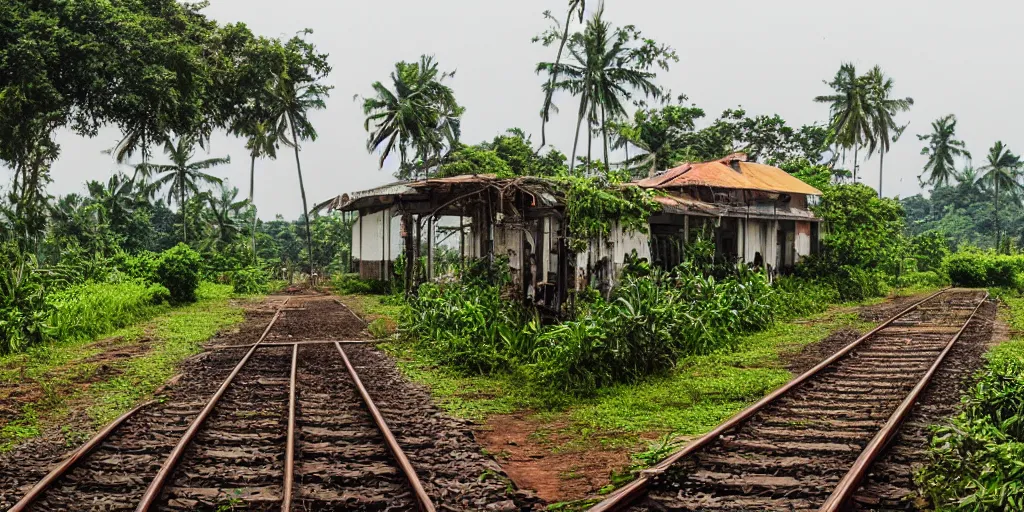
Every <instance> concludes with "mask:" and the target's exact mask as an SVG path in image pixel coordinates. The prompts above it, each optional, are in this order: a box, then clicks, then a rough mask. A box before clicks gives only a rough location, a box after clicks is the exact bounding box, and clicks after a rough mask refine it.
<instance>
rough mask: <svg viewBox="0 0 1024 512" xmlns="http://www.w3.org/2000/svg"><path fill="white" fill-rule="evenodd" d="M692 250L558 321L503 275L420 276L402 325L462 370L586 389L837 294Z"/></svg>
mask: <svg viewBox="0 0 1024 512" xmlns="http://www.w3.org/2000/svg"><path fill="white" fill-rule="evenodd" d="M700 247H703V249H704V250H705V252H706V251H708V250H710V249H711V247H710V244H707V243H702V244H700ZM692 252H693V254H694V256H693V259H692V260H691V261H689V262H687V263H684V264H683V265H681V266H680V267H678V268H677V269H675V270H674V271H673V272H671V273H666V272H660V271H656V270H651V269H650V268H647V267H646V266H645V265H641V266H639V267H637V268H635V269H634V270H632V271H630V272H629V273H628V275H626V276H625V277H624V279H623V280H622V282H620V283H619V284H618V286H616V288H615V289H614V290H613V291H612V292H611V296H610V297H609V298H608V299H604V298H602V297H600V296H598V295H597V294H581V295H580V296H579V297H577V301H576V302H577V305H576V308H575V311H574V312H573V314H572V316H571V318H569V319H567V320H564V321H562V322H560V323H558V324H555V325H545V324H542V322H541V321H540V319H539V318H538V317H537V314H536V312H533V311H531V310H528V309H525V308H524V307H523V306H521V305H520V304H519V303H517V302H515V301H513V300H510V299H509V298H507V297H506V296H505V295H504V283H503V282H502V281H501V280H498V281H492V280H487V279H478V278H474V277H472V276H465V277H464V279H462V280H459V281H455V282H452V283H444V284H433V283H431V284H425V285H423V286H421V287H420V290H419V293H418V294H417V295H416V296H414V297H411V298H410V299H409V303H408V308H407V309H406V310H405V313H404V316H403V318H402V322H401V328H402V331H403V332H404V333H405V334H406V335H407V336H410V337H412V338H413V339H414V340H416V341H417V342H418V343H419V344H420V346H421V347H423V348H424V349H426V350H428V351H429V352H430V353H431V354H433V355H434V357H436V358H437V359H438V360H440V361H442V362H443V363H445V364H447V365H450V366H452V367H454V368H458V369H461V370H462V371H465V372H468V373H474V374H491V373H496V372H512V373H520V374H522V376H523V377H524V378H526V379H527V380H529V381H531V382H534V383H536V384H538V385H540V386H542V387H543V388H545V389H549V390H552V391H558V392H567V393H576V394H584V395H585V394H591V393H593V392H595V391H596V390H597V389H598V388H601V387H604V386H608V385H611V384H615V383H621V382H636V381H639V380H642V379H644V378H646V377H648V376H651V375H657V374H662V373H664V372H665V371H667V370H668V369H670V368H672V367H673V366H674V365H675V363H676V361H677V360H678V359H679V358H680V357H683V356H686V355H691V354H707V353H710V352H713V351H716V350H722V349H728V348H729V347H730V346H731V343H732V342H733V341H734V340H735V339H736V338H737V336H739V335H740V334H742V333H745V332H751V331H757V330H760V329H764V328H765V327H767V326H769V325H771V324H772V323H774V322H775V321H777V320H779V319H781V318H789V317H791V316H796V315H803V314H809V313H811V312H816V311H820V310H822V309H823V308H824V307H825V306H827V305H828V304H829V303H832V302H834V301H835V300H836V299H837V298H838V294H837V293H836V291H835V290H834V289H831V288H828V287H822V286H816V285H811V284H809V283H806V282H803V281H797V280H788V279H786V280H780V282H779V283H778V284H777V285H776V286H775V287H772V286H770V285H769V284H768V281H767V278H766V277H765V276H764V275H763V274H762V273H758V272H755V271H752V270H749V269H746V268H744V267H741V268H739V269H736V270H729V269H727V268H719V269H712V268H710V267H707V266H704V265H699V264H697V263H696V262H698V261H702V262H706V261H710V257H709V255H705V256H706V257H700V256H699V255H698V254H697V252H699V251H696V250H695V251H692ZM496 275H499V276H500V275H505V274H503V273H501V272H498V273H497V274H496Z"/></svg>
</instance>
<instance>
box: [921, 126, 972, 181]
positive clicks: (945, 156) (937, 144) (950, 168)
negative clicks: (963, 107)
mask: <svg viewBox="0 0 1024 512" xmlns="http://www.w3.org/2000/svg"><path fill="white" fill-rule="evenodd" d="M955 137H956V116H955V115H953V114H949V115H947V116H945V117H940V118H939V119H937V120H935V121H933V122H932V133H930V134H928V135H918V136H917V138H918V140H921V141H927V142H928V145H927V146H925V147H923V148H921V154H922V155H928V162H927V163H925V164H924V173H928V179H927V180H922V179H921V176H918V177H917V178H918V181H920V182H921V185H922V186H923V185H925V184H930V185H936V186H939V185H946V184H948V183H949V178H950V177H955V176H956V167H955V166H954V162H953V158H954V157H965V158H968V159H970V158H971V154H970V153H969V152H968V151H967V149H966V144H964V141H962V140H957V139H956V138H955ZM924 173H922V176H923V175H924Z"/></svg>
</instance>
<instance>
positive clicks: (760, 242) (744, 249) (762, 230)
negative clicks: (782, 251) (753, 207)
mask: <svg viewBox="0 0 1024 512" xmlns="http://www.w3.org/2000/svg"><path fill="white" fill-rule="evenodd" d="M743 224H744V225H745V229H744V238H743V242H744V243H745V245H741V246H740V249H739V250H740V252H741V254H740V256H741V258H742V259H743V261H745V262H747V263H754V259H755V256H757V253H761V258H762V259H763V260H764V262H765V263H772V262H773V261H775V244H774V238H773V237H772V236H771V235H774V234H775V233H774V231H772V230H771V228H772V227H773V226H774V224H775V222H774V221H766V220H761V219H750V220H744V221H743ZM769 231H771V233H770V234H769Z"/></svg>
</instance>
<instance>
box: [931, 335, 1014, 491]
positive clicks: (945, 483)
mask: <svg viewBox="0 0 1024 512" xmlns="http://www.w3.org/2000/svg"><path fill="white" fill-rule="evenodd" d="M1022 356H1024V353H1021V351H1020V350H1019V349H1018V352H1017V353H1016V354H1015V355H1012V357H1009V358H1007V359H1005V360H1002V361H993V363H992V364H990V365H989V367H988V368H986V369H985V370H984V371H983V372H982V373H981V374H980V375H979V378H978V382H977V384H975V385H974V387H973V388H972V389H971V390H970V392H969V393H968V395H967V397H966V398H965V401H964V407H963V411H962V412H961V413H960V414H959V415H958V416H957V417H955V418H954V419H953V420H952V422H951V423H950V424H949V425H944V426H940V427H937V428H936V429H935V431H934V435H933V438H932V441H931V451H930V455H931V463H930V464H929V465H928V466H926V467H925V468H924V469H923V470H922V471H921V472H920V473H919V474H918V482H919V484H920V485H921V489H922V492H923V494H924V495H925V496H926V497H928V498H929V499H930V500H931V502H932V503H934V504H935V505H936V507H937V508H938V509H939V510H957V511H961V510H962V511H999V510H1020V509H1022V508H1024V362H1022V361H1024V360H1022V358H1021V357H1022Z"/></svg>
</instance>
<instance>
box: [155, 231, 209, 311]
mask: <svg viewBox="0 0 1024 512" xmlns="http://www.w3.org/2000/svg"><path fill="white" fill-rule="evenodd" d="M202 262H203V261H202V257H201V256H200V255H199V253H198V252H196V251H194V250H192V249H191V248H190V247H189V246H187V245H185V244H178V245H176V246H174V247H172V248H170V249H167V250H166V251H164V252H163V254H162V255H161V256H160V263H159V265H157V268H156V275H157V278H158V279H159V281H160V284H162V285H164V286H165V287H166V288H167V290H169V291H170V293H171V302H174V303H176V304H183V303H187V302H195V301H196V289H198V288H199V272H200V270H201V269H202Z"/></svg>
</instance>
